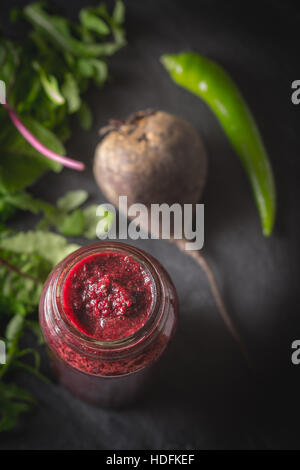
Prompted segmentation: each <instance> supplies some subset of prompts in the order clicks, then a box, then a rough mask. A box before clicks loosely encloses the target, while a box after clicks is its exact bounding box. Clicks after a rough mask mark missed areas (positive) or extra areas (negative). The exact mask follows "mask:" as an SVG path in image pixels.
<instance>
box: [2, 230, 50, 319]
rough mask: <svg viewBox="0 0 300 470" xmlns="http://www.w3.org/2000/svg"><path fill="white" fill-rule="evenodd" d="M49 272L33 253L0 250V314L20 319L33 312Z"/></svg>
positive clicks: (45, 265)
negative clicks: (18, 316)
mask: <svg viewBox="0 0 300 470" xmlns="http://www.w3.org/2000/svg"><path fill="white" fill-rule="evenodd" d="M8 238H9V237H8ZM8 238H5V239H6V240H7V239H8ZM2 240H4V238H3V239H2ZM51 268H52V264H51V263H50V262H49V261H46V260H45V258H42V257H41V256H39V255H37V254H35V253H32V254H24V253H15V252H13V251H8V250H0V311H2V312H4V313H7V314H12V313H13V314H19V315H21V316H24V315H25V314H26V313H28V312H31V311H33V310H34V309H35V308H36V306H37V305H38V302H39V297H40V294H41V290H42V287H43V281H45V279H46V277H47V276H48V274H49V273H50V271H51ZM15 321H17V320H15ZM20 322H21V320H20Z"/></svg>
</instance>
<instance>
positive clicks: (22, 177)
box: [0, 1, 126, 431]
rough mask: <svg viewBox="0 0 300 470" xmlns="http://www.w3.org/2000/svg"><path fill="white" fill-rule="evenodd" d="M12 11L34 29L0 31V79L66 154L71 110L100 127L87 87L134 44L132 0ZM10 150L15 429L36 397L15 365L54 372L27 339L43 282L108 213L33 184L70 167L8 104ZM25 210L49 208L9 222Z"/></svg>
mask: <svg viewBox="0 0 300 470" xmlns="http://www.w3.org/2000/svg"><path fill="white" fill-rule="evenodd" d="M11 19H12V20H13V21H19V20H20V19H23V20H24V19H25V21H27V23H28V25H29V33H28V34H27V36H26V38H23V39H22V40H21V41H19V42H16V41H12V40H10V39H8V38H6V37H4V36H2V35H1V34H0V80H3V81H4V82H5V84H6V88H7V92H8V101H9V104H10V105H11V107H12V108H14V109H15V110H16V112H17V113H18V115H19V117H20V119H21V122H22V123H23V124H24V125H25V126H26V128H27V129H28V130H29V131H30V132H31V134H33V136H34V137H35V138H36V139H37V140H38V141H40V142H41V143H42V144H43V145H44V146H45V147H47V148H48V149H50V150H52V152H54V153H57V154H59V155H65V148H64V141H65V140H66V139H67V138H69V137H70V134H71V132H70V116H71V115H76V116H77V118H78V119H79V122H80V124H81V126H82V127H83V128H84V129H89V128H90V127H91V125H92V114H91V111H90V109H89V107H88V105H87V103H86V102H85V100H84V99H83V95H84V93H85V92H86V91H87V89H88V87H89V85H90V84H91V83H94V84H96V85H103V83H104V82H105V81H106V79H107V77H108V67H107V61H106V56H109V55H111V54H113V53H114V52H116V51H117V50H118V49H119V48H120V47H122V46H124V45H125V43H126V40H125V34H124V29H123V21H124V6H123V3H122V2H121V1H117V2H116V5H115V8H114V10H113V12H112V14H110V13H109V12H108V10H107V8H106V6H105V5H104V4H102V5H100V6H99V7H87V8H83V9H82V10H81V11H80V13H79V21H78V22H72V21H70V20H69V19H67V18H65V17H63V16H58V15H54V14H50V13H49V11H48V10H47V9H46V8H45V6H44V4H43V3H33V4H30V5H27V6H26V7H25V8H24V9H23V10H14V11H13V12H12V14H11ZM0 148H1V152H0V338H1V340H4V341H5V344H6V363H5V364H4V365H0V431H7V430H9V429H11V428H13V427H15V426H16V425H17V424H18V423H19V419H20V416H21V414H23V413H26V412H28V411H30V409H31V408H32V406H34V405H35V404H36V401H35V399H34V398H33V397H32V396H31V395H30V393H29V392H27V391H26V390H24V389H23V388H21V387H19V386H17V385H16V384H15V383H13V382H12V380H13V379H14V377H15V375H14V376H12V372H14V371H17V370H24V371H26V372H29V373H31V374H34V375H35V376H36V377H38V378H39V379H42V380H47V379H46V378H45V377H43V376H42V374H41V373H40V371H39V365H40V357H39V352H38V350H37V349H36V348H31V347H29V348H28V347H24V340H23V338H24V334H25V333H26V332H29V333H31V334H32V335H33V336H34V338H36V341H37V343H38V344H42V343H43V337H42V334H41V330H40V327H39V324H38V321H37V316H36V313H37V306H38V302H39V297H40V294H41V290H42V287H43V283H44V281H45V279H46V278H47V277H48V275H49V273H50V272H51V270H52V269H53V267H54V266H55V265H56V264H57V263H58V262H59V261H60V260H62V259H63V258H64V257H65V256H67V255H68V254H70V253H71V252H73V251H74V250H76V249H77V248H78V247H79V245H77V244H75V243H71V244H70V243H68V240H67V239H66V238H65V236H79V235H80V236H84V237H86V238H96V226H97V223H98V221H99V217H97V215H96V208H97V206H96V205H92V206H88V207H83V208H82V207H81V206H82V205H83V204H85V203H86V201H87V198H88V195H87V192H86V191H84V190H77V191H70V192H69V193H67V194H66V195H65V196H63V197H61V198H60V199H58V201H57V204H56V205H53V204H50V203H48V202H46V201H42V200H40V199H36V198H34V197H33V196H32V195H31V194H30V193H29V192H28V187H29V186H31V185H32V184H33V183H34V182H35V181H36V180H37V179H38V178H39V177H40V176H41V175H42V174H44V173H45V172H47V171H49V170H53V171H55V172H59V171H60V170H61V168H62V166H61V164H60V163H57V162H55V161H53V160H50V159H47V158H45V157H44V156H43V155H41V154H40V153H39V152H38V151H37V150H35V149H34V148H33V147H32V146H31V145H30V144H29V143H28V142H27V141H26V140H25V139H24V137H23V136H22V135H21V134H20V133H19V132H18V130H17V129H16V128H15V127H14V126H13V124H12V122H11V120H10V118H9V116H8V113H7V110H6V109H4V108H3V107H1V106H0ZM18 210H22V211H30V212H32V213H33V214H39V215H41V216H42V219H41V220H40V221H39V223H38V226H37V228H36V229H35V230H30V231H28V232H15V231H13V230H11V229H10V228H8V227H6V226H5V225H4V222H5V223H6V222H7V221H8V220H9V218H10V217H12V216H13V215H14V214H15V213H16V211H18ZM105 217H107V222H108V224H107V227H108V226H109V223H111V222H110V221H111V220H113V216H112V215H111V214H110V213H108V212H107V213H106V214H105V216H104V218H105ZM105 220H106V219H105ZM52 228H54V229H55V230H56V232H59V233H53V232H51V231H50V229H52Z"/></svg>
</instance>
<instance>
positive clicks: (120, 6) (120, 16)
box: [112, 0, 125, 24]
mask: <svg viewBox="0 0 300 470" xmlns="http://www.w3.org/2000/svg"><path fill="white" fill-rule="evenodd" d="M112 18H113V20H114V21H115V22H116V23H117V24H122V23H124V20H125V6H124V3H123V2H122V1H121V0H117V1H116V5H115V8H114V11H113V14H112Z"/></svg>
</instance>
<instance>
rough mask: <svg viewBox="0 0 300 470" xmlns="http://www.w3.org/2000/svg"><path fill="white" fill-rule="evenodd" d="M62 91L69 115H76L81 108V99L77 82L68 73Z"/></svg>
mask: <svg viewBox="0 0 300 470" xmlns="http://www.w3.org/2000/svg"><path fill="white" fill-rule="evenodd" d="M61 89H62V93H63V95H64V97H65V99H66V101H67V104H68V111H69V113H70V114H72V113H76V111H78V109H79V108H80V105H81V99H80V93H79V88H78V85H77V82H76V80H75V79H74V77H73V75H72V74H70V73H67V74H66V75H65V81H64V83H63V85H62V88H61Z"/></svg>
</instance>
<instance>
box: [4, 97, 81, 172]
mask: <svg viewBox="0 0 300 470" xmlns="http://www.w3.org/2000/svg"><path fill="white" fill-rule="evenodd" d="M3 107H4V108H5V109H6V111H7V112H8V115H9V117H10V119H11V120H12V122H13V124H14V125H15V127H16V128H17V129H18V131H19V132H20V134H22V136H23V137H24V139H26V140H27V142H29V143H30V145H31V146H32V147H33V148H35V149H36V150H37V151H38V152H39V153H41V154H42V155H44V156H45V157H47V158H49V159H50V160H54V161H55V162H58V163H61V164H62V165H64V166H67V167H69V168H72V169H73V170H79V171H82V170H84V164H83V163H82V162H79V161H76V160H72V159H71V158H68V157H64V156H63V155H59V154H57V153H55V152H52V150H50V149H48V148H47V147H45V146H44V145H43V144H42V143H41V142H40V141H39V140H38V139H37V138H36V137H35V136H34V135H33V134H32V133H31V132H30V131H29V130H28V129H27V128H26V127H25V126H24V124H23V123H22V121H21V120H20V118H19V116H18V115H17V113H16V112H15V111H14V110H13V109H12V108H11V107H10V106H9V105H8V104H3Z"/></svg>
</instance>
